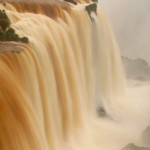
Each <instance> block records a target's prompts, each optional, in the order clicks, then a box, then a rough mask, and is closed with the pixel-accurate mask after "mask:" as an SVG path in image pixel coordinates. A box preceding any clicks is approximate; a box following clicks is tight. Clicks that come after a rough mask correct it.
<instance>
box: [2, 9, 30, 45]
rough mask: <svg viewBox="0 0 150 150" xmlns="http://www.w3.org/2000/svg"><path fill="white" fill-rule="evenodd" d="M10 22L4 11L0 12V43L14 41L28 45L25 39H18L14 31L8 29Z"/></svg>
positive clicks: (27, 40)
mask: <svg viewBox="0 0 150 150" xmlns="http://www.w3.org/2000/svg"><path fill="white" fill-rule="evenodd" d="M10 25H11V22H10V20H9V18H8V16H7V15H6V12H5V10H0V41H15V42H23V43H29V39H28V38H27V37H19V35H18V34H16V33H15V30H14V29H13V28H11V27H10Z"/></svg>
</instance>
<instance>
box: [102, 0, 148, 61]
mask: <svg viewBox="0 0 150 150" xmlns="http://www.w3.org/2000/svg"><path fill="white" fill-rule="evenodd" d="M99 3H100V5H102V7H103V8H104V9H105V11H106V13H107V15H108V17H109V18H110V20H111V22H112V25H113V28H114V30H115V34H116V37H117V40H118V43H119V46H120V50H121V54H122V55H124V56H128V57H130V58H137V57H140V58H144V59H146V60H147V61H148V62H149V63H150V0H99Z"/></svg>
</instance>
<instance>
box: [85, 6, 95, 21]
mask: <svg viewBox="0 0 150 150" xmlns="http://www.w3.org/2000/svg"><path fill="white" fill-rule="evenodd" d="M85 10H86V11H87V12H88V14H89V16H90V18H91V20H92V21H94V20H93V18H92V17H91V13H92V12H94V13H95V14H97V4H96V3H92V4H89V5H87V6H86V7H85Z"/></svg>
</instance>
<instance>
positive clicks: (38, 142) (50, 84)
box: [0, 0, 135, 150]
mask: <svg viewBox="0 0 150 150" xmlns="http://www.w3.org/2000/svg"><path fill="white" fill-rule="evenodd" d="M89 4H92V2H88V1H87V2H83V1H79V2H78V4H77V5H73V4H71V3H68V2H62V1H51V2H49V1H48V0H47V1H42V2H41V1H29V2H25V1H19V0H18V1H17V0H12V1H7V3H6V2H3V1H2V2H1V5H0V9H2V10H5V11H6V13H7V15H8V17H9V19H10V21H11V27H12V28H13V29H15V31H16V32H17V34H19V35H20V36H26V37H28V38H29V41H30V42H29V44H21V43H15V47H14V49H17V48H19V49H21V50H22V52H21V53H15V52H14V53H12V52H9V49H10V46H11V45H10V46H9V45H7V44H8V43H6V45H5V46H6V47H5V49H6V50H7V49H8V51H7V52H3V53H1V54H0V66H1V67H0V107H1V109H0V149H1V150H117V149H118V150H119V149H120V148H122V147H123V146H125V145H126V144H128V142H130V140H131V139H132V138H133V137H132V136H131V134H130V132H128V131H129V130H128V129H126V130H125V129H124V127H126V124H123V125H124V126H123V125H121V123H122V121H121V122H118V120H119V121H120V118H121V119H122V116H121V115H120V116H118V114H117V113H120V114H122V115H125V114H126V113H127V111H128V110H125V109H124V108H125V107H126V101H125V100H124V99H125V78H124V73H123V69H122V64H121V59H120V54H119V50H118V47H117V44H116V41H115V38H114V35H113V32H112V30H111V27H110V24H109V22H108V19H107V17H106V16H105V14H104V12H103V10H102V9H101V8H100V7H99V6H98V8H97V12H96V13H95V12H92V13H91V16H89V14H88V12H87V11H86V9H85V7H86V6H88V5H89ZM10 43H11V42H10ZM0 49H2V50H3V51H4V47H2V46H1V47H0ZM97 105H98V106H101V107H104V109H105V110H104V113H106V116H107V117H106V119H105V118H101V119H99V118H98V117H97V115H96V107H97ZM127 116H128V115H127ZM123 117H124V116H123ZM115 119H116V121H115ZM117 119H118V120H117ZM133 139H135V138H133Z"/></svg>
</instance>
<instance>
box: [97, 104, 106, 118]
mask: <svg viewBox="0 0 150 150" xmlns="http://www.w3.org/2000/svg"><path fill="white" fill-rule="evenodd" d="M97 114H98V116H99V117H106V112H105V109H104V107H102V106H99V107H98V108H97Z"/></svg>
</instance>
